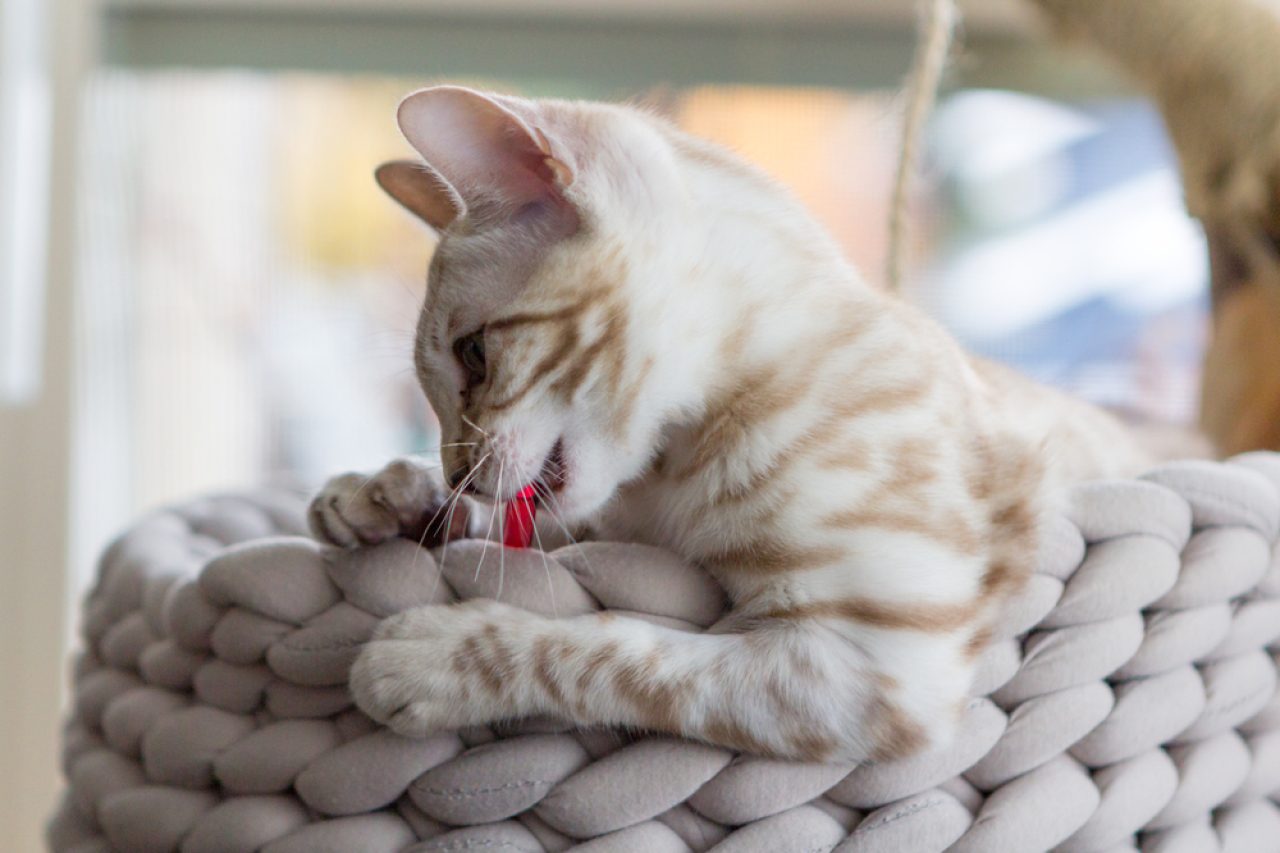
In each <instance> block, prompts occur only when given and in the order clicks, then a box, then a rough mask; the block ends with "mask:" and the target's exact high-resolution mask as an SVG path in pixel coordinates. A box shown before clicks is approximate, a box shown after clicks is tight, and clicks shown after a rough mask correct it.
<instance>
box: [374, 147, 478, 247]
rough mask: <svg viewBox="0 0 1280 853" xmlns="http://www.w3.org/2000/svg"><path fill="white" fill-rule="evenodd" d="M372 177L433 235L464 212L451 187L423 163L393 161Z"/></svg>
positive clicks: (384, 165)
mask: <svg viewBox="0 0 1280 853" xmlns="http://www.w3.org/2000/svg"><path fill="white" fill-rule="evenodd" d="M373 176H374V178H375V179H376V180H377V181H378V186H380V187H382V189H383V190H385V191H386V193H387V195H389V196H391V197H392V198H393V199H395V200H396V201H398V202H400V204H401V206H402V207H404V209H405V210H407V211H409V212H410V213H412V214H413V215H414V216H416V217H418V218H419V219H421V220H422V221H423V222H425V223H427V224H428V225H430V226H431V227H432V228H434V229H435V230H436V231H443V230H444V229H445V228H446V227H447V226H448V225H449V223H450V222H452V221H453V220H455V219H457V218H458V216H459V215H460V214H461V213H462V211H463V210H464V207H463V204H462V199H460V198H458V194H457V193H456V192H454V189H453V187H451V186H449V185H448V184H447V183H445V182H444V181H443V180H442V179H441V178H440V176H439V175H437V174H436V173H435V172H433V171H432V170H431V169H430V168H428V167H427V166H424V165H423V164H422V163H415V162H414V161H412V160H392V161H390V162H388V163H383V164H382V165H381V166H379V167H378V168H377V170H376V171H375V172H374V173H373Z"/></svg>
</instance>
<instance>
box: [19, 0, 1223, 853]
mask: <svg viewBox="0 0 1280 853" xmlns="http://www.w3.org/2000/svg"><path fill="white" fill-rule="evenodd" d="M0 4H2V5H0V475H2V476H3V480H2V481H0V541H3V542H4V543H5V544H4V546H3V547H0V571H2V572H3V574H2V575H0V577H2V578H3V580H4V582H5V585H6V591H5V592H4V594H2V595H0V676H3V678H4V683H5V685H6V687H5V691H6V692H5V694H4V696H3V702H0V740H2V741H3V744H2V745H3V746H4V748H3V749H0V754H4V755H6V758H5V759H4V761H5V762H7V763H9V764H11V765H12V766H11V767H10V768H7V772H5V773H2V774H0V826H4V827H6V828H9V827H15V828H16V829H15V831H16V832H18V833H19V835H17V836H15V837H17V838H19V839H21V843H19V845H18V846H16V847H14V848H12V849H15V850H17V849H35V847H36V846H37V844H38V842H37V840H36V839H37V838H38V835H37V827H38V826H39V824H40V823H41V822H42V820H43V817H44V815H45V814H46V813H47V811H48V806H49V803H50V801H51V800H50V797H51V792H52V791H53V790H54V788H55V786H56V771H55V760H54V758H53V755H54V752H53V750H54V737H55V728H56V726H55V725H54V722H53V721H54V720H56V719H57V717H58V716H59V715H60V714H61V711H60V705H59V702H60V696H61V684H62V681H63V679H64V672H65V667H64V665H63V664H62V662H61V661H62V659H63V654H64V649H65V648H66V644H67V643H68V642H70V638H71V637H72V636H73V631H74V627H75V626H74V618H73V615H72V614H73V613H74V606H75V603H76V601H77V600H78V598H79V596H80V595H81V594H82V593H83V590H84V587H85V584H86V583H88V581H89V579H90V578H91V576H92V572H93V558H94V555H95V554H96V553H97V552H99V551H100V550H101V548H102V547H103V545H104V544H105V543H106V542H107V541H108V540H109V538H110V537H111V535H112V534H113V533H115V532H117V531H118V530H119V529H120V528H121V527H122V526H124V525H125V524H127V523H128V521H129V520H130V519H132V518H134V517H136V516H137V515H138V514H139V513H141V512H144V511H146V510H147V509H149V508H153V507H155V506H158V505H161V504H163V503H165V502H168V501H173V500H178V499H181V498H183V497H186V496H189V495H192V494H193V493H197V492H201V491H208V490H220V489H234V488H243V487H248V486H252V485H254V484H258V483H263V482H274V483H286V484H289V485H291V486H292V487H294V488H297V489H298V490H299V491H300V492H301V491H305V490H306V489H309V488H312V487H314V486H316V485H318V484H319V483H320V482H322V480H323V479H324V478H325V477H326V476H328V475H330V474H332V473H336V472H339V471H342V470H346V469H352V468H355V469H361V468H372V467H376V466H379V465H381V464H382V463H384V462H385V461H387V460H388V459H390V458H391V457H393V456H395V455H397V454H401V453H404V452H407V451H425V450H429V449H430V448H431V447H432V446H433V444H434V442H435V441H436V427H435V423H434V420H433V418H432V416H431V413H430V411H429V410H428V409H427V408H426V406H425V404H424V401H423V399H422V396H421V394H420V392H419V391H418V389H417V387H416V384H415V382H414V378H413V373H412V370H411V367H410V361H409V352H410V344H411V334H412V329H413V324H414V321H415V316H416V309H417V306H418V303H419V302H420V301H421V298H422V289H423V276H424V271H425V269H426V263H427V259H428V258H429V256H430V252H431V249H432V241H431V238H430V237H429V236H428V235H427V233H426V232H424V231H423V230H421V229H419V228H418V227H416V226H415V225H413V224H412V223H411V222H410V220H409V219H408V217H407V216H405V215H404V214H402V213H401V212H400V211H399V209H398V208H396V207H394V205H392V203H391V202H390V201H388V200H387V199H385V198H383V197H382V196H381V194H380V192H379V191H378V190H377V188H376V187H375V185H374V183H373V180H372V178H371V173H372V169H373V167H374V166H375V165H376V164H377V163H379V162H381V161H382V160H384V159H388V158H391V157H396V156H405V155H406V154H408V153H409V149H408V147H407V145H406V144H405V143H404V142H403V140H401V139H400V137H399V135H398V132H397V131H396V128H395V123H394V108H395V104H396V102H397V100H398V99H399V98H400V97H401V96H402V95H403V94H405V93H406V92H408V91H409V90H411V89H413V88H416V87H419V86H422V85H424V84H426V83H429V82H435V81H443V80H448V81H454V82H462V83H467V84H471V85H475V86H480V87H485V88H492V89H497V90H501V91H506V92H513V93H520V94H527V95H534V96H539V95H550V96H558V97H574V98H593V99H610V100H632V101H638V102H641V103H644V104H645V105H647V106H648V107H649V108H651V109H654V110H657V111H659V112H661V113H663V114H665V115H667V116H669V117H670V118H671V119H672V120H673V121H675V122H676V123H677V124H679V125H680V126H682V127H684V128H686V129H687V130H689V131H691V132H693V133H696V134H699V135H702V136H705V137H708V138H710V139H714V140H716V141H719V142H722V143H724V144H726V145H728V146H730V147H731V148H733V149H735V150H737V151H739V152H741V153H742V154H743V155H745V156H746V157H748V158H750V159H752V160H754V161H755V162H757V163H758V164H760V165H761V166H763V167H764V168H765V169H766V170H768V171H770V172H772V173H773V174H774V175H776V176H777V177H778V178H780V179H781V180H782V181H783V182H785V183H786V184H788V185H790V186H791V187H792V188H793V189H794V190H795V192H796V193H797V194H798V195H799V196H800V197H801V198H802V199H803V200H804V201H805V203H806V204H807V205H808V206H809V207H810V208H811V209H812V210H813V211H814V213H815V214H816V215H817V216H818V217H819V219H821V220H822V221H823V222H824V223H825V224H826V226H827V227H828V228H830V229H831V230H832V231H833V232H834V233H835V235H836V236H837V238H838V240H839V241H840V243H841V244H842V245H843V246H844V247H845V249H846V251H847V252H848V254H849V257H850V258H851V259H852V260H853V261H854V262H855V263H856V264H857V265H858V266H859V267H860V268H861V269H862V270H863V272H864V273H865V275H866V277H867V278H868V279H869V280H871V281H873V282H877V283H878V282H880V281H881V279H882V276H883V272H882V271H883V268H884V264H885V245H886V235H887V219H888V196H889V188H890V182H891V178H892V170H893V167H894V163H895V160H896V156H897V154H896V151H897V145H898V133H899V117H900V109H899V108H900V105H901V98H900V95H899V92H898V87H899V86H900V84H901V82H902V79H903V76H904V74H905V72H906V70H907V68H908V65H909V62H910V58H911V52H912V50H913V47H914V42H915V26H916V8H915V5H914V3H913V2H911V0H809V2H804V3H793V4H791V5H789V6H787V7H786V8H784V7H783V5H782V4H779V3H771V2H764V0H681V2H676V0H660V2H648V1H647V0H595V2H586V0H547V2H538V3H533V2H528V3H526V2H517V0H468V2H461V0H363V2H359V0H267V2H248V0H245V2H237V0H113V2H90V0H83V2H74V0H57V2H50V0H0ZM961 6H962V11H963V13H964V15H965V23H964V26H963V30H962V33H961V40H962V47H961V48H960V50H959V52H958V53H957V57H956V60H955V62H954V63H953V66H952V69H951V72H950V74H949V76H948V79H947V82H946V91H945V93H944V96H943V97H942V99H941V101H940V104H939V107H938V109H937V111H936V113H935V115H934V117H933V120H932V122H931V124H930V127H929V131H928V144H927V151H926V154H925V162H924V180H922V181H921V182H920V185H919V186H918V189H917V192H915V193H914V195H913V198H912V221H913V239H912V244H911V247H910V261H909V270H910V275H909V283H908V285H907V290H908V294H909V296H910V298H912V299H914V300H916V301H918V302H920V303H921V304H923V305H925V306H926V307H927V308H928V310H929V311H930V312H932V313H933V314H935V315H936V316H937V317H939V318H940V319H941V320H942V321H943V322H944V323H946V324H947V325H948V326H949V327H950V328H951V329H953V330H954V332H955V333H956V334H957V335H958V336H959V337H960V338H961V339H962V340H963V341H964V342H965V343H966V344H967V345H968V346H969V347H970V348H971V349H973V350H976V351H979V352H982V353H984V354H987V355H990V356H993V357H995V358H999V359H1001V360H1004V361H1007V362H1009V363H1011V364H1013V365H1015V366H1016V367H1018V368H1020V369H1022V370H1024V371H1026V372H1028V373H1030V374H1032V375H1034V376H1036V377H1038V378H1040V379H1042V380H1044V381H1047V382H1051V383H1053V384H1055V385H1059V386H1061V387H1064V388H1067V389H1070V390H1072V391H1074V392H1077V393H1079V394H1081V395H1082V396H1085V397H1087V398H1089V399H1092V400H1095V401H1098V402H1102V403H1106V404H1109V405H1112V406H1116V407H1119V408H1123V409H1126V410H1129V411H1132V412H1135V413H1140V414H1145V415H1150V416H1155V417H1159V418H1161V419H1165V420H1172V421H1179V422H1190V421H1191V420H1192V419H1193V416H1194V413H1195V407H1196V388H1197V382H1198V374H1197V371H1198V369H1199V364H1200V360H1201V352H1202V348H1203V344H1204V329H1205V324H1206V313H1207V304H1208V302H1207V291H1206V286H1207V280H1208V268H1207V262H1206V256H1205V248H1204V239H1203V236H1202V234H1201V233H1200V230H1199V228H1198V226H1197V225H1196V224H1195V223H1194V222H1193V221H1192V220H1190V219H1189V218H1188V216H1187V214H1186V213H1185V211H1184V209H1183V205H1182V200H1181V195H1180V187H1179V184H1178V177H1177V173H1176V167H1175V163H1174V159H1173V154H1172V152H1171V149H1170V147H1169V144H1168V142H1167V140H1166V138H1165V136H1164V133H1163V131H1162V127H1161V123H1160V119H1159V116H1158V115H1157V114H1156V113H1155V112H1154V111H1153V110H1152V108H1151V107H1150V106H1148V105H1147V103H1146V102H1144V101H1143V100H1142V99H1141V98H1139V97H1138V96H1137V95H1136V94H1134V92H1133V91H1132V90H1130V89H1129V88H1127V87H1126V85H1125V84H1124V83H1122V82H1121V81H1120V79H1119V78H1118V77H1117V76H1112V75H1111V74H1109V73H1107V72H1106V70H1105V69H1104V68H1103V67H1102V66H1101V65H1100V63H1098V62H1097V61H1096V60H1095V59H1093V58H1090V57H1087V56H1083V55H1073V54H1068V53H1065V52H1063V51H1062V50H1060V49H1058V48H1056V47H1054V46H1052V45H1050V44H1049V43H1048V42H1047V41H1046V40H1045V37H1044V34H1043V33H1042V32H1041V27H1040V25H1039V22H1038V21H1037V20H1036V19H1035V18H1034V17H1033V16H1032V15H1031V13H1030V10H1029V9H1028V8H1026V7H1025V6H1024V5H1023V4H1022V3H1019V2H1017V0H968V2H962V3H961ZM28 842H29V843H28ZM4 846H5V844H4V843H3V842H0V847H4ZM5 849H9V848H7V847H6V848H5Z"/></svg>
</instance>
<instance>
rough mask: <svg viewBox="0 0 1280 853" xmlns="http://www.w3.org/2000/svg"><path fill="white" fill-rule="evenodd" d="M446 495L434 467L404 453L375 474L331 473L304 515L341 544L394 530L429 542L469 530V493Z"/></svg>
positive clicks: (376, 538)
mask: <svg viewBox="0 0 1280 853" xmlns="http://www.w3.org/2000/svg"><path fill="white" fill-rule="evenodd" d="M450 498H451V494H450V492H449V490H448V489H447V488H445V485H444V481H443V480H442V478H441V477H440V474H439V471H438V470H437V469H436V468H434V467H432V466H428V465H426V464H424V463H422V462H420V461H418V460H417V459H413V458H407V457H406V458H403V459H397V460H395V461H393V462H391V463H389V464H388V465H386V466H385V467H384V468H383V469H382V470H381V471H378V472H377V473H376V474H372V475H366V474H356V473H350V474H340V475H339V476H337V477H333V478H332V479H330V480H329V481H328V482H327V483H325V485H324V488H322V489H321V490H320V492H319V493H318V494H317V495H316V496H315V498H313V499H312V501H311V506H310V508H309V510H308V512H307V521H308V524H309V526H310V528H311V533H312V535H314V536H315V537H316V538H317V539H319V540H320V541H321V542H327V543H329V544H330V545H337V546H339V547H342V548H355V547H357V546H360V545H376V544H378V543H379V542H385V541H387V540H388V539H394V538H395V537H397V536H404V537H406V538H410V539H413V540H414V541H415V542H421V543H422V544H423V545H426V546H427V547H432V546H435V545H438V544H440V543H441V542H443V541H448V540H453V539H459V538H461V537H463V536H466V535H467V532H468V527H469V522H470V518H471V515H472V512H471V510H472V507H471V502H470V499H469V498H466V497H460V498H458V500H457V501H456V503H455V504H453V505H452V506H451V505H450Z"/></svg>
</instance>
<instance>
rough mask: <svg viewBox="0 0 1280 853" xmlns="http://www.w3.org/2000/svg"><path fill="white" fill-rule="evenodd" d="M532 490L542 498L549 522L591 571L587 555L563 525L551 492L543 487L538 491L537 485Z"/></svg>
mask: <svg viewBox="0 0 1280 853" xmlns="http://www.w3.org/2000/svg"><path fill="white" fill-rule="evenodd" d="M534 488H535V489H537V490H538V493H539V495H541V496H542V506H543V507H545V508H546V510H547V513H548V514H549V515H550V516H551V520H552V521H554V522H555V523H556V526H558V527H559V528H560V530H561V532H562V533H564V535H565V537H566V538H567V539H568V540H569V544H571V545H572V546H573V547H574V548H576V549H577V551H578V556H580V557H581V558H582V562H583V563H584V564H586V566H587V568H588V569H592V568H593V567H592V565H591V559H590V558H589V557H588V556H587V553H586V552H585V551H583V550H582V546H581V545H580V544H578V539H577V537H575V536H574V535H573V534H572V533H571V532H569V528H568V526H567V525H566V524H565V523H564V518H563V516H562V514H561V512H560V508H559V506H558V505H557V504H556V499H555V495H553V494H552V493H551V490H550V489H548V488H546V487H545V486H544V487H542V488H541V489H538V484H535V485H534ZM534 530H537V527H535V528H534Z"/></svg>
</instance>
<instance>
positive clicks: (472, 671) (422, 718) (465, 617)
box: [350, 600, 530, 737]
mask: <svg viewBox="0 0 1280 853" xmlns="http://www.w3.org/2000/svg"><path fill="white" fill-rule="evenodd" d="M529 616H530V614H528V613H526V612H525V611H522V610H517V609H515V608H512V607H508V606H506V605H503V604H498V603H497V602H495V601H488V600H476V601H470V602H467V603H465V604H449V605H442V606H434V607H419V608H416V609H414V610H407V611H405V612H404V613H400V614H398V615H396V616H392V617H390V618H388V619H386V620H384V621H383V622H382V624H381V625H379V626H378V629H377V631H376V632H375V634H374V637H373V639H372V640H370V641H369V642H368V643H367V644H366V645H365V647H364V649H363V650H362V651H361V652H360V656H359V657H358V658H357V659H356V662H355V664H353V665H352V667H351V677H350V683H351V692H352V694H353V695H354V696H355V700H356V704H357V705H358V706H359V707H360V709H361V710H362V711H364V712H365V713H366V714H368V715H369V716H370V717H371V718H373V719H374V720H375V721H377V722H379V723H382V724H383V725H385V726H388V727H389V728H391V729H392V730H394V731H395V732H397V733H398V734H402V735H405V736H408V737H422V736H424V735H428V734H431V733H433V732H438V731H442V730H446V729H455V728H458V727H461V726H466V725H472V724H475V723H485V722H491V721H492V720H495V719H499V718H502V717H509V716H516V715H517V713H518V712H519V709H517V708H514V707H513V706H512V696H511V694H510V692H509V689H508V688H509V686H510V682H509V680H508V679H509V678H510V676H511V675H512V674H513V671H514V669H515V668H516V666H517V661H516V659H515V649H514V648H513V647H512V644H511V642H510V640H509V639H504V637H503V636H502V634H503V632H504V629H509V627H510V626H511V625H512V624H513V623H514V622H516V621H519V620H521V619H527V618H528V617H529Z"/></svg>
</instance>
